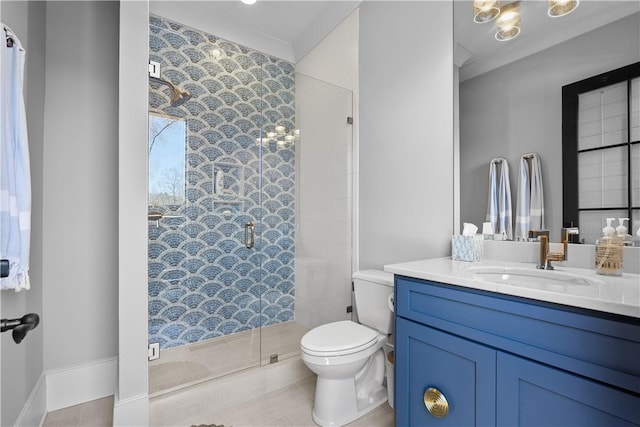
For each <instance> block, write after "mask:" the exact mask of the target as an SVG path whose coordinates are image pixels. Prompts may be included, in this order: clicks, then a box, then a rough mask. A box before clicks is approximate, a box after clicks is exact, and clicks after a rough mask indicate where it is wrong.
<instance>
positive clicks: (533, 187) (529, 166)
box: [516, 153, 544, 240]
mask: <svg viewBox="0 0 640 427" xmlns="http://www.w3.org/2000/svg"><path fill="white" fill-rule="evenodd" d="M517 204H518V205H517V207H516V240H525V239H526V238H527V237H528V236H529V230H544V195H543V191H542V170H541V167H540V157H539V156H538V155H537V154H536V153H531V154H525V155H523V156H522V157H521V158H520V175H519V176H518V199H517Z"/></svg>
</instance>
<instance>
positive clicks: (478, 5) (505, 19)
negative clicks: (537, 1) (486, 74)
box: [473, 0, 580, 41]
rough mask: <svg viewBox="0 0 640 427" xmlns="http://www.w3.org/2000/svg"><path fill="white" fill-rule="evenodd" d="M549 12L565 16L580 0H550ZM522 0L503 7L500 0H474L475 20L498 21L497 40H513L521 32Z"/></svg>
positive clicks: (551, 14) (482, 21) (478, 21)
mask: <svg viewBox="0 0 640 427" xmlns="http://www.w3.org/2000/svg"><path fill="white" fill-rule="evenodd" d="M548 1H549V3H548V4H549V7H548V9H547V14H548V15H549V16H550V17H552V18H557V17H560V16H565V15H567V14H569V13H571V12H573V11H574V10H576V8H577V7H578V5H579V4H580V0H548ZM520 17H521V14H520V1H515V2H513V3H509V4H507V5H505V6H503V7H502V8H501V7H500V4H499V2H498V0H473V21H474V22H476V23H478V24H483V23H485V22H490V21H493V20H495V21H496V35H495V36H496V40H498V41H506V40H511V39H513V38H515V37H517V36H518V34H520Z"/></svg>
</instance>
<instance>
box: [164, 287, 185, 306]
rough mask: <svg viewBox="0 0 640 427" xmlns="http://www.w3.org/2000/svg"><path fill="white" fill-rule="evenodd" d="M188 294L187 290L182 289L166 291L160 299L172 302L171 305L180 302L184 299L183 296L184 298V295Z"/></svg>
mask: <svg viewBox="0 0 640 427" xmlns="http://www.w3.org/2000/svg"><path fill="white" fill-rule="evenodd" d="M186 292H187V291H186V290H184V289H180V288H170V289H165V290H164V291H163V292H162V293H161V294H160V298H163V299H165V300H167V301H168V302H170V303H171V304H174V303H176V302H178V301H180V299H181V298H182V296H184V294H185V293H186Z"/></svg>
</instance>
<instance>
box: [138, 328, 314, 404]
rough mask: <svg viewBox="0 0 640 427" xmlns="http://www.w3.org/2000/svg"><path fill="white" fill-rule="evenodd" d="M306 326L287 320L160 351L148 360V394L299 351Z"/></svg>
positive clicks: (283, 357) (189, 383) (158, 393)
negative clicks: (156, 357)
mask: <svg viewBox="0 0 640 427" xmlns="http://www.w3.org/2000/svg"><path fill="white" fill-rule="evenodd" d="M308 330H309V329H308V328H307V327H305V326H303V325H302V324H300V323H298V322H295V321H291V322H285V323H280V324H278V325H271V326H265V327H263V328H261V330H257V329H254V330H250V331H243V332H239V333H237V334H233V335H228V336H225V337H219V338H214V339H210V340H207V341H203V342H197V343H193V344H188V345H183V346H180V347H173V348H169V349H166V350H161V351H160V359H157V360H154V361H152V362H150V363H149V395H150V396H151V397H155V396H159V395H161V394H165V393H168V392H172V391H176V390H179V389H181V388H184V387H189V386H192V385H195V384H198V383H202V382H204V381H209V380H211V379H213V378H218V377H221V376H223V375H227V374H230V373H233V372H237V371H240V370H243V369H246V368H249V367H253V366H258V364H259V363H260V364H261V365H267V364H269V357H270V355H272V354H277V355H278V357H279V359H280V360H283V359H286V358H288V357H292V356H295V355H297V354H299V353H300V339H301V338H302V336H303V335H304V334H305V333H306V332H307V331H308ZM261 335H262V336H261Z"/></svg>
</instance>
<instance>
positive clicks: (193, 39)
mask: <svg viewBox="0 0 640 427" xmlns="http://www.w3.org/2000/svg"><path fill="white" fill-rule="evenodd" d="M182 34H184V35H185V36H186V38H187V39H188V40H189V43H191V44H192V45H193V46H197V45H199V44H200V43H204V42H205V41H206V40H207V39H206V37H205V36H204V35H202V34H201V33H200V32H198V31H194V30H191V29H188V28H185V30H184V31H183V32H182ZM187 49H188V48H187Z"/></svg>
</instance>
